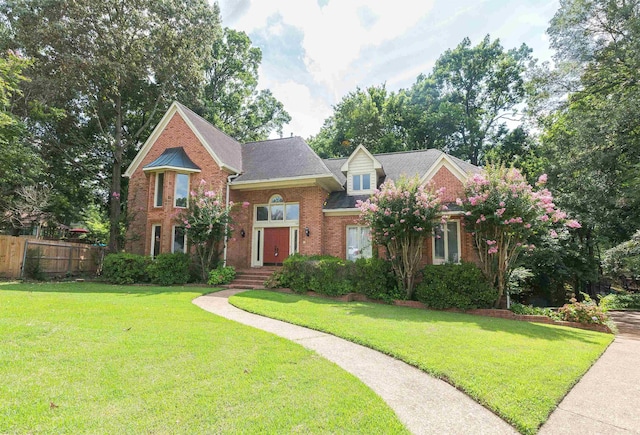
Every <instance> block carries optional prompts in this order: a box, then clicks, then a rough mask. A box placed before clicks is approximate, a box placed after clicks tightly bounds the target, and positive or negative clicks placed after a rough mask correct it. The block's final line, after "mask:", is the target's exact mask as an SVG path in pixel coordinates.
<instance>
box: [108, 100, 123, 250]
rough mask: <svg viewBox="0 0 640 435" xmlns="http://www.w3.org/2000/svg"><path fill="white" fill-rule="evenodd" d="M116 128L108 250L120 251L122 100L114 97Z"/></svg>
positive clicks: (110, 194) (110, 195)
mask: <svg viewBox="0 0 640 435" xmlns="http://www.w3.org/2000/svg"><path fill="white" fill-rule="evenodd" d="M115 109H116V130H115V137H114V141H113V142H114V143H113V169H112V172H111V191H110V193H109V197H110V198H109V199H110V203H109V224H110V225H109V226H110V228H109V246H108V250H109V252H118V251H120V210H121V209H120V190H121V184H122V156H123V154H124V145H123V143H122V100H121V97H120V96H119V95H118V96H117V97H116V107H115Z"/></svg>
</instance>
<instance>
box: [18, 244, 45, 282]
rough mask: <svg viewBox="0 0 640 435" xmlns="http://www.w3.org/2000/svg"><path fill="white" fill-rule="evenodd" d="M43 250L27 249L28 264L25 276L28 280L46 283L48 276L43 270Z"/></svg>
mask: <svg viewBox="0 0 640 435" xmlns="http://www.w3.org/2000/svg"><path fill="white" fill-rule="evenodd" d="M42 257H43V254H42V249H40V248H29V249H27V256H26V258H25V260H26V262H25V264H24V276H25V278H28V279H35V280H37V281H44V280H45V279H46V278H47V276H46V275H45V273H44V271H43V270H42Z"/></svg>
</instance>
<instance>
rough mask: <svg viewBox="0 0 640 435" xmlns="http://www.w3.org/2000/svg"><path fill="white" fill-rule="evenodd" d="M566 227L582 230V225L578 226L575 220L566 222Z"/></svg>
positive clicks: (578, 223)
mask: <svg viewBox="0 0 640 435" xmlns="http://www.w3.org/2000/svg"><path fill="white" fill-rule="evenodd" d="M566 225H567V226H568V227H569V228H582V225H580V222H578V221H577V220H575V219H571V220H568V221H567V223H566Z"/></svg>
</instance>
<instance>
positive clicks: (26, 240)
mask: <svg viewBox="0 0 640 435" xmlns="http://www.w3.org/2000/svg"><path fill="white" fill-rule="evenodd" d="M28 250H29V239H25V241H24V252H23V253H22V264H21V265H20V279H24V266H25V263H26V262H27V251H28Z"/></svg>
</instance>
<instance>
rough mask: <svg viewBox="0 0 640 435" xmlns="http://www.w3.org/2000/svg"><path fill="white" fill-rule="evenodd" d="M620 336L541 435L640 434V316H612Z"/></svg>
mask: <svg viewBox="0 0 640 435" xmlns="http://www.w3.org/2000/svg"><path fill="white" fill-rule="evenodd" d="M610 315H611V318H612V319H613V321H614V322H615V323H616V325H617V326H618V329H619V331H620V334H619V335H617V336H616V339H615V340H614V342H613V343H611V345H610V346H609V348H608V349H607V350H606V351H605V353H604V354H603V355H602V357H601V358H600V359H599V360H598V361H596V363H595V364H594V365H593V367H591V369H590V370H589V371H588V372H587V373H586V374H585V375H584V376H583V377H582V379H581V380H580V382H578V383H577V384H576V386H575V387H573V389H572V390H571V391H570V392H569V394H567V396H566V397H565V398H564V400H563V401H562V402H560V404H559V405H558V408H556V410H555V411H554V412H553V413H552V414H551V416H550V417H549V420H547V422H546V423H545V424H544V425H543V426H542V428H541V430H540V434H543V435H544V434H563V435H573V434H575V435H588V434H594V435H596V434H597V435H609V434H640V313H638V312H612V313H610Z"/></svg>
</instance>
